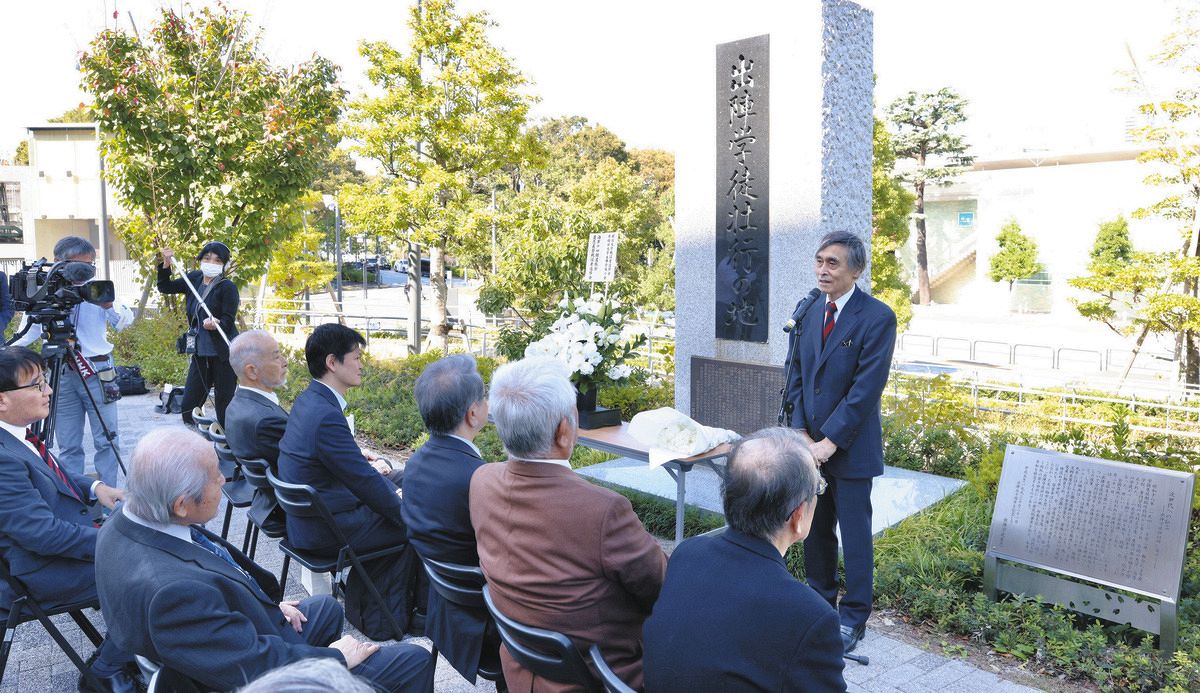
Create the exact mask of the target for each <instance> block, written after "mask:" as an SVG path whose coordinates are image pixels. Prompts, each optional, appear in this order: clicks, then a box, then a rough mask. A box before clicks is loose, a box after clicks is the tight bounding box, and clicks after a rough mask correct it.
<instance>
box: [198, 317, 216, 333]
mask: <svg viewBox="0 0 1200 693" xmlns="http://www.w3.org/2000/svg"><path fill="white" fill-rule="evenodd" d="M202 324H203V325H204V329H206V330H215V329H217V321H216V320H215V319H214V318H204V322H203V323H202Z"/></svg>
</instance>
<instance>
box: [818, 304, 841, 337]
mask: <svg viewBox="0 0 1200 693" xmlns="http://www.w3.org/2000/svg"><path fill="white" fill-rule="evenodd" d="M836 312H837V304H836V303H834V302H833V301H830V302H829V303H826V304H825V329H824V330H821V346H822V347H823V346H825V340H826V339H829V333H830V332H833V314H834V313H836Z"/></svg>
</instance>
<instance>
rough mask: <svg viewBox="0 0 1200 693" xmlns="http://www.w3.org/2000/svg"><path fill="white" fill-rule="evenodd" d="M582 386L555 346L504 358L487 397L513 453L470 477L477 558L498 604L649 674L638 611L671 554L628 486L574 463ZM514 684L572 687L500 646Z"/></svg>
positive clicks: (634, 679) (625, 675)
mask: <svg viewBox="0 0 1200 693" xmlns="http://www.w3.org/2000/svg"><path fill="white" fill-rule="evenodd" d="M575 403H576V397H575V388H574V387H572V385H571V382H570V381H569V380H568V379H567V370H566V367H565V366H564V365H563V364H562V363H561V362H559V361H556V360H554V359H549V358H527V359H524V360H521V361H517V362H515V363H507V364H505V365H503V366H501V367H500V368H499V369H498V370H497V371H496V374H495V375H494V376H493V377H492V386H491V394H490V395H489V398H488V408H489V409H490V410H491V412H492V417H493V418H494V420H495V422H496V430H497V431H499V433H500V439H501V440H502V441H504V448H505V450H506V451H507V452H508V456H509V460H508V462H505V463H503V464H485V465H483V466H482V467H480V468H479V469H478V470H477V471H476V472H475V474H474V475H473V476H472V477H471V491H470V504H471V524H472V525H473V526H474V527H475V539H476V541H477V543H478V547H479V566H480V567H481V568H483V572H484V575H486V576H487V581H488V585H489V587H490V589H491V593H492V597H493V599H494V600H495V603H496V607H497V608H499V609H500V612H501V613H503V614H505V615H506V616H508V617H509V618H512V619H515V620H517V621H519V622H521V623H524V624H526V625H530V626H535V627H538V628H549V629H550V630H556V631H559V632H560V633H563V634H565V635H567V636H569V637H571V638H572V639H573V640H574V641H575V643H576V644H577V645H580V646H581V647H583V648H585V649H586V647H587V646H588V645H589V644H590V643H600V645H601V647H603V648H605V653H606V654H607V655H608V658H609V663H610V665H611V666H612V668H613V671H615V672H616V673H617V675H619V676H620V677H621V678H622V679H623V680H624V681H627V682H629V683H630V685H632V686H634V687H635V688H639V687H641V685H642V621H644V620H645V618H646V616H647V615H649V613H650V608H651V607H652V606H653V605H654V600H655V599H656V598H658V590H659V588H660V587H662V580H663V573H664V571H665V569H666V555H665V554H664V553H663V550H662V547H660V546H659V545H658V542H657V541H655V539H654V537H652V536H650V535H649V534H647V533H646V530H645V529H644V528H643V527H642V522H641V520H639V519H638V516H637V515H635V514H634V512H633V506H632V505H631V504H630V503H629V500H628V499H627V498H625V497H624V496H622V495H620V494H618V493H616V492H615V491H610V490H608V489H606V488H601V487H600V486H596V485H595V484H592V483H590V482H588V481H587V480H585V479H584V478H583V477H581V476H579V475H578V474H576V473H575V472H574V471H573V470H572V469H571V463H570V457H571V451H572V450H574V449H575V439H576V435H577V433H578V430H577V423H578V422H577V418H576V417H577V416H578V412H577V411H576V409H575ZM500 658H501V662H502V663H503V665H504V678H505V680H506V681H507V682H508V685H509V687H510V688H511V689H512V690H514V691H529V690H536V691H538V692H539V693H548V692H551V691H575V690H580V687H579V686H572V685H567V684H560V683H556V682H553V681H547V680H545V679H538V678H536V677H534V676H533V674H532V672H530V671H529V670H527V669H525V668H524V667H522V666H521V665H520V664H518V663H517V662H516V661H515V660H513V659H512V658H511V657H510V656H509V655H508V651H507V649H506V648H504V647H501V648H500Z"/></svg>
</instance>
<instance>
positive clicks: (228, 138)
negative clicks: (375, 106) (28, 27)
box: [79, 5, 343, 281]
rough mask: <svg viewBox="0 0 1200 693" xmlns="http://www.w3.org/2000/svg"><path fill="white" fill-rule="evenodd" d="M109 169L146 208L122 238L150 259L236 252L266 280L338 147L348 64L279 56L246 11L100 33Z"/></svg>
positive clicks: (97, 77)
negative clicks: (283, 60)
mask: <svg viewBox="0 0 1200 693" xmlns="http://www.w3.org/2000/svg"><path fill="white" fill-rule="evenodd" d="M79 62H80V69H81V71H82V74H83V78H82V79H83V88H84V90H85V91H86V92H87V93H89V94H90V95H91V96H92V98H93V102H92V105H91V109H92V115H93V117H94V118H95V120H96V122H97V123H99V124H100V129H101V132H102V139H101V142H100V147H101V151H102V153H103V155H104V158H105V163H106V165H107V177H108V179H109V180H110V182H111V183H112V185H113V188H114V191H115V193H116V194H117V196H118V198H119V199H120V201H121V203H122V204H123V206H124V207H125V208H126V209H128V210H130V211H131V212H133V213H134V215H135V218H134V219H132V220H131V222H130V223H128V224H123V225H122V227H123V228H124V229H125V231H124V233H123V240H124V241H125V244H126V247H127V248H128V249H129V251H130V254H131V255H132V256H133V257H135V258H138V259H140V260H142V261H143V263H145V264H146V265H147V266H149V265H150V264H151V263H152V262H153V260H154V257H153V256H154V251H155V248H156V247H157V246H158V245H159V244H163V243H165V244H167V245H169V246H171V247H174V248H176V249H179V250H180V255H181V257H183V258H187V257H188V255H189V254H190V252H194V249H197V248H199V247H200V245H201V244H202V243H203V242H204V241H206V240H210V239H217V240H221V241H223V242H224V243H226V244H227V245H228V246H229V247H230V248H231V249H232V250H233V257H234V262H235V263H236V266H237V268H238V274H237V276H238V277H241V278H242V280H243V281H244V280H245V279H247V278H253V277H256V276H259V275H260V274H261V273H262V272H263V270H264V268H265V266H266V264H267V262H268V260H269V258H270V257H271V254H272V247H273V246H274V245H276V244H278V243H279V242H280V241H282V240H284V239H285V238H286V237H287V236H288V235H289V234H291V233H293V232H294V228H295V227H294V225H292V224H283V223H276V222H277V217H278V215H279V214H280V213H281V212H282V211H283V210H284V209H285V208H286V207H287V206H288V205H289V204H291V203H293V202H294V201H296V200H297V198H299V197H300V196H301V195H302V194H303V193H304V192H305V191H306V190H307V189H308V188H309V187H310V186H311V184H312V182H313V179H314V177H315V176H316V174H317V172H318V170H319V168H320V166H321V165H322V163H323V162H324V161H325V160H326V158H327V156H328V154H329V151H330V149H331V148H332V147H333V146H334V144H335V143H336V140H335V137H334V134H333V130H332V126H333V125H334V123H335V121H336V120H337V118H338V115H339V112H340V107H341V103H342V98H343V95H342V92H341V90H340V89H339V88H338V87H337V86H336V84H335V80H336V76H337V75H336V67H335V66H334V65H333V64H332V63H331V62H329V61H328V60H326V59H324V58H322V57H320V56H313V58H311V59H310V60H308V61H307V62H304V63H302V64H300V65H296V66H293V67H277V66H274V65H272V64H271V63H270V62H269V61H268V59H267V58H266V56H265V55H263V53H262V51H261V49H260V46H259V35H258V32H257V30H256V29H254V28H253V27H252V26H251V24H250V17H249V16H248V15H247V14H246V13H244V12H239V11H235V10H230V9H228V8H226V7H224V6H221V5H218V6H217V7H216V8H209V7H205V8H202V9H200V10H199V11H186V12H184V13H177V12H176V11H174V10H172V9H169V8H165V7H164V8H163V9H162V10H161V14H160V15H159V17H158V21H156V22H155V23H154V24H153V25H152V26H150V27H149V29H148V31H146V32H145V34H139V33H138V32H137V31H136V30H135V31H125V30H122V29H107V30H105V31H103V32H101V33H100V34H99V35H98V36H96V38H95V39H94V40H93V41H92V42H91V44H90V45H89V46H88V48H87V50H86V52H84V53H83V54H82V55H81V56H80V61H79Z"/></svg>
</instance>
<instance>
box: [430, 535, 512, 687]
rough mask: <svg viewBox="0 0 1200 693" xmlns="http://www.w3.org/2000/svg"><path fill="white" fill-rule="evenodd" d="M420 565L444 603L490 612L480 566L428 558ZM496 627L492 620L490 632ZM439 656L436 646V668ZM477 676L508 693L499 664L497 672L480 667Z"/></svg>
mask: <svg viewBox="0 0 1200 693" xmlns="http://www.w3.org/2000/svg"><path fill="white" fill-rule="evenodd" d="M421 563H422V564H424V566H425V574H426V575H428V576H429V583H430V584H431V585H432V586H433V589H434V590H436V591H437V593H438V594H439V595H440V596H441V598H442V599H445V600H446V601H448V602H450V603H452V604H457V605H459V606H463V607H467V608H471V609H486V608H487V605H486V604H484V603H483V586H484V585H485V584H487V581H486V580H485V579H484V577H483V571H482V570H480V569H479V567H478V566H469V565H458V564H457V563H445V562H443V561H435V560H432V559H428V558H422V559H421ZM489 616H490V614H489ZM495 627H496V622H495V620H493V619H492V618H490V617H489V618H488V624H487V631H489V632H490V631H492V630H493V629H494V628H495ZM437 655H438V644H437V643H436V642H434V643H433V661H434V666H435V667H436V666H437ZM476 674H477V675H478V676H479V677H480V678H482V679H487V680H488V681H495V682H496V690H497V692H498V693H503V691H506V690H508V686H507V685H506V684H505V682H504V672H503V671H502V670H501V669H500V666H499V664H497V666H496V668H495V669H489V668H487V667H485V666H484V665H483V664H482V663H481V664H480V666H479V668H478V669H477V670H476Z"/></svg>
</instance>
